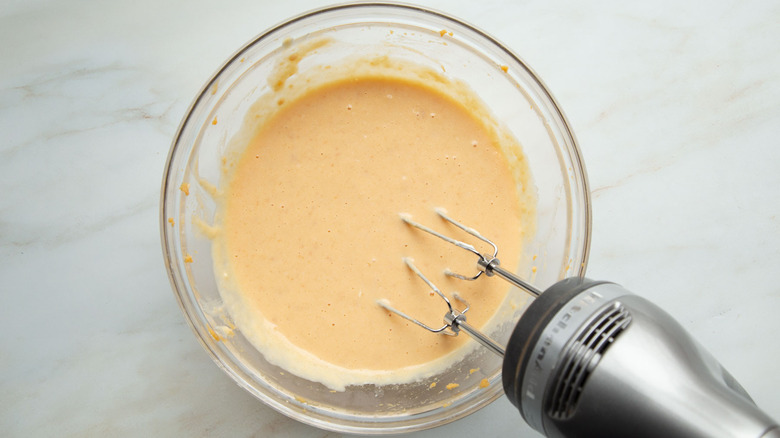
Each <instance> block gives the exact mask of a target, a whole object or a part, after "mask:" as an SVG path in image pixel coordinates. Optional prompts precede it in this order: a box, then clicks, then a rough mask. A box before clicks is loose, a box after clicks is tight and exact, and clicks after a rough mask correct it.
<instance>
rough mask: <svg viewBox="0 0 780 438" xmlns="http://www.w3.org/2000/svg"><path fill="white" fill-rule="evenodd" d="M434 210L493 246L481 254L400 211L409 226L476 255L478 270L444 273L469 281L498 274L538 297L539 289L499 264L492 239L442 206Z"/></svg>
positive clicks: (466, 244)
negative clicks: (490, 249) (489, 252)
mask: <svg viewBox="0 0 780 438" xmlns="http://www.w3.org/2000/svg"><path fill="white" fill-rule="evenodd" d="M434 211H435V212H436V214H438V215H439V217H441V218H442V219H444V220H445V221H447V222H449V223H450V224H452V225H454V226H456V227H458V228H460V229H461V230H463V231H465V232H467V233H468V234H470V235H472V236H474V237H476V238H477V239H479V240H481V241H483V242H485V243H487V244H489V245H490V246H491V247H493V254H492V255H487V254H483V253H481V252H479V251H477V249H476V248H474V246H473V245H471V244H468V243H465V242H461V241H460V240H457V239H453V238H451V237H448V236H445V235H444V234H441V233H439V232H438V231H436V230H433V229H431V228H429V227H427V226H425V225H423V224H421V223H419V222H415V221H414V220H412V216H411V215H410V214H406V213H401V214H400V217H401V220H402V221H404V222H406V223H407V224H408V225H411V226H413V227H415V228H417V229H419V230H422V231H425V232H426V233H429V234H432V235H434V236H436V237H438V238H440V239H442V240H444V241H446V242H449V243H451V244H453V245H455V246H457V247H458V248H463V249H465V250H466V251H469V252H471V253H472V254H474V255H476V256H477V257H478V260H477V269H478V271H477V273H476V274H474V275H470V276H469V275H462V274H458V273H456V272H452V271H451V270H449V269H446V270H445V271H444V273H445V274H446V275H449V276H450V277H454V278H459V279H461V280H469V281H473V280H476V279H478V278H479V277H480V276H481V275H482V274H483V273H484V274H485V275H486V276H488V277H492V276H494V275H498V276H499V277H501V278H503V279H504V280H506V281H508V282H510V283H512V284H513V285H514V286H517V287H519V288H520V289H523V290H524V291H526V292H528V293H529V294H531V295H533V296H534V297H538V296H539V295H540V294H541V293H542V291H540V290H539V289H537V288H535V287H534V286H532V285H531V284H529V283H528V282H526V281H524V280H522V279H521V278H519V277H518V276H516V275H515V274H513V273H511V272H509V271H507V270H505V269H504V268H502V267H501V266H500V265H501V261H500V260H498V258H497V255H498V246H496V244H495V243H493V242H492V241H490V240H489V239H487V238H486V237H484V236H483V235H482V234H480V233H479V231H477V230H475V229H474V228H471V227H469V226H466V225H464V224H462V223H460V222H458V221H456V220H455V219H452V218H451V217H450V216H449V215H447V211H446V210H445V209H443V208H436V209H434Z"/></svg>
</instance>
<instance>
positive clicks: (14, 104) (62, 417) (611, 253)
mask: <svg viewBox="0 0 780 438" xmlns="http://www.w3.org/2000/svg"><path fill="white" fill-rule="evenodd" d="M324 4H326V3H325V2H321V1H304V0H291V1H286V2H267V1H258V0H252V1H233V2H215V1H204V0H193V1H187V2H184V1H178V2H159V1H152V0H136V1H132V2H130V1H114V2H102V1H96V0H75V1H62V2H57V1H52V0H32V1H20V0H6V1H4V2H2V7H0V41H2V44H0V127H1V129H0V130H1V131H2V133H3V139H2V141H0V192H2V196H0V285H1V286H0V288H1V290H2V299H3V305H2V306H0V321H2V323H3V326H4V328H3V335H2V336H0V406H2V408H1V409H0V431H2V432H0V434H2V435H5V436H114V435H143V434H145V435H151V436H250V435H251V436H282V437H285V436H289V437H293V436H295V437H298V436H304V437H305V436H325V435H331V436H332V435H333V434H328V433H326V432H324V431H320V430H317V429H314V428H311V427H308V426H305V425H302V424H299V423H296V422H295V421H293V420H289V419H287V418H286V417H283V416H282V415H280V414H277V413H276V412H275V411H273V410H271V409H270V408H268V407H266V406H265V405H263V404H261V403H260V402H258V401H257V400H255V399H253V398H252V396H250V395H249V394H248V393H246V392H245V391H244V390H242V389H240V388H239V387H238V386H236V385H235V384H234V383H233V382H232V381H231V380H230V379H229V378H228V377H227V376H226V375H225V374H223V373H222V372H221V371H220V370H219V369H218V368H217V366H216V365H215V364H214V363H213V362H212V361H211V359H210V358H209V356H208V355H207V354H206V353H205V352H204V351H203V349H202V348H201V346H200V345H199V344H198V342H197V341H196V339H195V337H194V336H193V333H192V332H191V330H190V328H189V327H188V326H187V324H186V323H185V320H184V317H183V315H182V313H181V311H180V310H179V308H178V306H177V304H176V301H175V299H174V297H173V294H172V292H171V289H170V284H169V282H168V278H167V276H166V273H165V269H164V266H163V260H162V255H161V250H160V238H159V230H158V226H159V220H158V215H159V212H158V204H159V187H160V184H161V179H162V174H163V167H164V164H165V158H166V155H167V152H168V148H169V147H170V143H171V140H172V138H173V135H174V133H175V131H176V128H177V126H178V124H179V121H180V120H181V118H182V117H183V115H184V113H185V110H186V108H187V107H188V105H189V103H190V101H191V100H192V99H193V98H194V96H195V94H196V92H197V91H198V90H199V88H200V87H201V85H202V84H203V83H204V82H205V81H206V79H207V78H208V77H209V76H210V75H211V74H212V72H213V71H214V70H215V69H216V68H217V67H218V66H219V65H221V63H222V62H223V60H224V59H225V58H227V57H228V56H229V55H230V54H232V53H233V51H234V50H236V49H237V48H238V47H240V46H241V45H243V44H244V43H245V42H247V41H248V40H250V39H251V38H252V37H254V36H255V35H256V34H258V33H260V32H261V31H263V30H265V29H266V28H268V27H269V26H271V25H273V24H275V23H277V22H279V21H281V20H283V19H285V18H287V17H289V16H291V15H296V14H298V13H301V12H303V11H306V10H308V9H311V8H313V7H316V6H319V5H324ZM423 4H425V5H429V6H432V7H434V8H436V9H439V10H442V11H445V12H448V13H450V14H452V15H455V16H457V17H460V18H463V19H465V20H466V21H469V22H471V23H473V24H475V25H477V26H478V27H481V28H483V29H486V30H488V32H490V33H491V34H493V35H494V36H496V37H497V38H498V39H499V40H501V41H502V42H504V43H505V44H506V45H508V46H509V47H511V48H513V50H514V51H516V52H517V53H518V54H519V55H520V56H521V57H522V58H524V59H525V61H526V62H528V64H530V65H531V66H532V68H534V69H535V70H536V71H537V73H539V74H540V75H541V77H542V78H543V79H544V80H545V82H546V83H547V85H548V86H549V88H550V89H551V91H552V92H553V94H554V95H555V96H556V98H557V99H558V100H559V103H560V104H561V106H562V107H563V109H564V111H565V112H566V113H567V115H568V117H569V120H570V122H571V124H572V125H573V128H574V131H575V132H576V134H577V136H578V139H579V142H580V146H581V148H582V151H583V155H584V158H585V162H586V164H587V167H588V172H589V175H590V182H591V187H592V192H593V211H594V215H593V247H592V252H591V257H590V264H589V270H588V275H589V276H590V277H592V278H598V279H609V280H613V281H616V282H618V283H621V284H623V285H624V286H626V287H627V288H629V289H631V290H633V291H634V292H636V293H638V294H641V295H643V296H645V297H647V298H649V299H651V300H652V301H654V302H655V303H657V304H659V305H660V306H661V307H663V308H665V309H666V310H668V311H669V312H670V313H671V314H672V315H674V316H675V317H676V318H677V319H678V320H679V321H680V322H681V323H682V324H683V325H684V326H685V327H686V328H688V329H689V330H690V331H691V332H692V333H693V335H694V336H695V337H696V338H697V339H698V340H699V341H700V342H701V343H703V344H704V345H705V346H707V347H708V348H709V349H710V351H711V352H712V353H713V354H714V355H715V356H716V357H717V358H719V359H720V360H721V362H722V363H723V364H724V365H725V367H726V368H727V369H729V370H730V371H731V373H732V374H734V376H736V378H737V379H738V380H739V381H740V382H741V383H742V384H743V385H744V386H745V388H746V389H747V390H748V392H750V394H751V395H752V396H753V398H754V399H755V401H756V402H757V404H758V405H759V406H761V407H762V408H763V409H764V410H765V411H767V412H768V413H769V414H770V415H772V416H773V417H774V418H775V419H778V418H780V378H778V374H777V369H778V368H777V367H778V365H777V364H778V362H780V342H778V340H777V338H778V336H780V318H778V316H777V314H778V310H779V309H780V276H778V273H779V272H780V190H778V187H780V171H778V167H780V140H779V139H780V4H778V3H777V2H765V1H758V0H740V1H719V2H708V1H702V0H694V1H689V2H680V1H667V2H623V1H613V2H600V3H599V4H598V5H594V4H593V2H577V1H553V2H546V1H527V2H512V1H501V2H472V1H456V2H452V1H444V0H436V1H434V0H431V1H425V2H423ZM499 435H501V436H503V435H513V436H536V435H535V434H534V432H532V431H530V429H529V428H528V427H527V426H525V425H524V424H523V423H522V420H521V418H520V417H519V416H518V415H516V413H515V411H514V408H513V407H512V406H511V405H510V404H509V402H508V401H506V399H505V398H502V399H501V400H499V401H497V402H496V403H494V404H492V405H491V406H489V407H487V408H486V409H483V410H482V411H480V412H478V413H476V414H474V415H472V416H470V417H468V418H466V419H463V420H460V421H457V422H455V423H452V424H450V425H448V426H444V427H442V428H438V429H434V430H429V431H426V432H422V433H419V434H417V435H416V436H421V437H439V436H441V437H444V436H482V437H487V436H499Z"/></svg>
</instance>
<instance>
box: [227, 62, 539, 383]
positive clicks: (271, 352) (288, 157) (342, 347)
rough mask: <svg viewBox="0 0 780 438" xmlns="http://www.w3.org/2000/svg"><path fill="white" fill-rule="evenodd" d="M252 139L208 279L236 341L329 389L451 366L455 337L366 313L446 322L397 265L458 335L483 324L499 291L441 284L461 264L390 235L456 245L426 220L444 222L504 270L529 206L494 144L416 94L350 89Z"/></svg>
mask: <svg viewBox="0 0 780 438" xmlns="http://www.w3.org/2000/svg"><path fill="white" fill-rule="evenodd" d="M255 132H256V135H255V136H254V138H253V140H252V141H251V142H250V144H249V145H248V147H246V149H245V150H244V151H243V153H242V154H241V155H240V156H239V158H238V159H237V160H236V162H235V163H233V165H232V167H231V168H230V170H229V178H228V179H227V184H226V185H225V187H224V189H223V193H224V198H223V202H222V206H221V209H220V213H219V216H218V224H219V225H220V226H221V234H220V237H219V240H220V242H219V244H220V245H219V247H220V248H221V250H220V252H219V253H218V254H219V256H218V259H217V264H216V265H217V272H218V273H219V274H220V275H221V277H222V280H223V285H222V286H221V289H222V295H223V297H224V298H225V302H226V304H227V306H228V309H229V311H230V313H231V315H232V317H233V319H234V320H235V323H236V326H237V327H238V329H239V330H240V331H241V332H242V333H243V334H244V335H245V336H247V338H249V339H250V341H252V343H253V344H254V345H255V346H256V347H257V348H258V349H259V350H260V351H262V352H263V353H264V355H265V356H266V357H267V358H268V359H269V360H270V361H272V362H274V363H276V364H277V365H279V366H281V367H283V368H285V369H287V370H289V371H291V372H293V373H296V374H298V375H300V376H302V377H305V378H308V379H311V380H318V381H322V382H324V383H325V384H326V385H328V386H330V387H332V388H338V389H342V388H343V387H344V385H349V384H362V383H397V382H401V381H408V380H412V379H414V378H420V377H424V376H426V375H431V374H432V373H434V372H437V371H440V370H441V369H442V368H443V367H446V366H447V365H448V364H451V363H452V361H455V360H458V358H459V357H462V354H463V350H464V349H463V348H461V347H463V345H464V343H465V342H473V341H469V339H468V338H467V336H459V337H457V338H453V337H447V336H442V335H435V334H431V333H429V332H427V331H425V330H423V329H421V328H420V327H417V326H415V325H413V324H411V323H408V322H407V321H405V320H402V319H401V318H399V317H398V316H395V315H391V314H390V313H389V312H387V311H386V310H384V309H382V308H381V307H379V306H378V305H377V304H376V301H377V300H378V299H382V298H385V299H388V300H389V301H390V302H391V303H392V304H393V306H395V307H397V308H399V309H401V310H403V311H405V312H407V313H409V314H412V315H414V316H416V317H418V318H419V319H421V320H423V321H425V322H426V323H428V324H429V325H437V326H438V325H441V321H442V317H443V315H444V313H445V310H446V307H445V306H444V304H443V303H442V302H441V301H440V298H439V297H438V296H434V295H433V294H432V293H430V291H429V290H428V289H427V286H426V285H425V284H424V283H423V282H422V281H421V280H420V279H419V278H417V277H416V276H414V274H413V273H412V272H411V271H409V269H408V268H407V267H406V266H405V264H404V263H403V262H402V258H403V257H405V256H409V257H412V258H413V259H414V260H415V263H416V264H417V266H418V267H419V268H420V269H421V270H422V271H423V272H424V273H426V274H427V275H428V277H429V278H431V279H432V280H433V281H434V282H435V283H436V284H437V285H438V286H439V287H440V288H441V289H442V290H443V291H444V292H445V293H447V294H448V295H450V296H451V292H452V291H454V290H457V291H458V292H459V293H460V294H461V295H462V296H463V297H464V298H465V299H467V300H468V301H469V303H470V304H471V310H470V311H469V312H468V314H467V315H468V319H469V322H470V323H472V324H473V325H475V326H477V327H481V326H484V325H485V324H487V323H488V321H489V320H490V319H491V317H493V316H494V315H495V314H496V312H497V309H498V308H499V307H500V306H501V305H502V303H503V302H504V299H505V297H506V294H507V291H508V287H507V285H506V284H505V283H504V282H501V281H489V280H484V281H477V282H464V281H462V280H455V279H450V278H448V277H446V276H444V275H443V273H442V271H443V269H444V268H445V267H450V268H452V269H453V270H458V271H464V272H469V273H471V272H476V257H475V256H473V255H470V254H468V253H466V252H465V251H463V250H462V249H458V248H455V247H452V246H451V245H449V244H447V243H445V242H443V241H440V240H438V239H436V238H434V237H432V236H429V235H427V234H425V233H422V232H420V231H419V230H415V229H413V228H411V227H409V226H407V225H405V224H404V223H403V222H402V221H401V220H400V219H399V213H401V212H404V213H410V214H412V215H413V217H414V218H415V220H417V221H420V222H423V223H426V224H428V225H430V226H432V227H434V228H437V229H440V230H442V231H445V232H446V233H447V234H450V235H453V236H456V237H460V238H463V239H464V240H465V239H467V235H465V234H464V233H461V232H459V230H457V229H455V228H454V227H452V226H448V225H447V224H446V223H445V222H444V221H442V220H441V219H440V218H438V216H436V215H435V214H434V212H433V208H434V207H439V206H441V207H445V208H446V209H447V210H448V212H449V213H450V214H451V215H452V216H454V217H456V218H458V219H459V220H461V221H463V222H465V223H467V224H469V225H472V226H473V227H475V228H477V229H478V230H480V231H482V232H483V234H486V235H487V236H489V237H490V238H492V239H494V240H495V241H496V242H499V244H500V248H501V250H502V253H501V254H500V255H501V259H502V263H503V264H504V266H508V267H515V266H517V263H518V257H519V254H520V251H521V237H520V236H521V235H522V233H523V232H524V229H525V227H527V226H528V223H527V220H528V212H529V208H532V206H529V205H526V204H524V202H525V200H526V198H525V197H523V196H520V195H519V193H521V192H522V190H523V187H524V186H523V185H524V184H527V181H518V180H517V179H518V178H517V169H516V167H517V166H518V165H521V166H522V165H524V163H523V162H520V164H518V163H514V164H512V165H510V164H509V163H508V161H507V158H506V156H505V154H503V153H501V152H500V150H501V148H499V147H498V145H497V142H498V141H499V137H498V136H497V134H496V133H495V130H494V129H493V128H489V127H488V126H487V125H486V124H485V123H484V121H483V120H481V119H480V118H479V117H476V116H475V115H474V113H473V111H471V109H470V108H467V107H465V106H464V105H463V104H462V103H460V102H458V101H456V100H454V99H453V98H451V97H449V96H447V95H445V94H444V93H441V92H440V91H438V90H434V89H433V88H429V87H427V86H425V85H424V83H422V82H419V81H413V80H405V79H402V78H388V77H379V76H377V77H372V76H365V77H353V78H349V79H342V80H338V81H334V82H329V83H326V84H324V85H321V86H318V87H316V88H314V89H311V90H309V91H307V92H306V93H305V94H303V95H302V96H301V97H299V98H298V99H296V100H294V101H286V102H284V103H283V104H282V105H281V106H280V107H279V109H278V111H277V112H276V114H275V115H273V116H272V117H269V118H268V120H267V121H266V122H264V123H263V125H262V126H260V127H258V129H257V130H256V131H255ZM523 169H524V167H523ZM521 173H522V172H521ZM471 241H472V242H473V239H471Z"/></svg>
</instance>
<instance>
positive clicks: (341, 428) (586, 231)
mask: <svg viewBox="0 0 780 438" xmlns="http://www.w3.org/2000/svg"><path fill="white" fill-rule="evenodd" d="M360 8H386V9H395V10H405V11H408V12H410V13H415V14H420V15H419V16H421V17H422V16H426V15H429V16H433V17H436V18H440V19H444V20H446V21H452V22H454V23H457V24H458V25H460V26H463V27H465V28H466V29H468V30H469V31H470V32H473V33H474V34H476V35H477V36H478V37H480V38H482V39H484V40H485V41H487V42H489V43H490V44H492V45H493V46H494V48H496V49H499V50H500V51H501V52H503V53H504V54H506V55H507V56H508V57H509V58H511V59H512V61H513V62H516V63H517V64H518V65H520V66H522V67H523V68H524V69H525V70H526V71H527V72H528V74H529V76H530V78H531V79H532V80H533V81H534V82H536V86H537V87H538V90H539V91H541V92H542V94H543V98H544V99H547V100H549V102H550V103H551V104H552V105H551V109H552V110H554V113H555V116H556V117H558V118H559V119H560V120H561V122H562V127H563V128H564V129H562V131H561V133H562V134H563V135H565V136H566V137H568V139H567V140H568V142H567V143H568V144H569V145H570V150H569V154H568V157H569V159H570V160H571V165H572V169H571V171H572V173H573V178H574V180H575V181H576V182H577V184H576V185H573V188H576V189H577V190H576V191H577V192H579V193H576V194H575V195H574V196H578V197H579V198H580V199H581V200H582V203H581V206H580V208H581V215H582V219H583V221H584V223H583V224H581V225H582V230H581V233H582V240H581V257H582V262H581V264H580V265H579V266H577V267H576V275H577V276H580V277H581V276H584V274H585V271H586V268H587V265H588V260H589V256H590V247H591V237H592V203H591V202H592V199H591V193H590V185H589V182H588V176H587V171H586V169H585V164H584V162H583V159H582V151H581V150H580V147H579V143H578V141H577V139H576V136H575V134H574V132H573V130H572V128H571V124H570V122H569V120H568V118H567V117H566V115H565V114H564V112H563V110H562V109H561V106H560V105H559V103H558V101H557V100H556V99H555V97H554V96H553V95H552V93H551V92H550V91H549V89H548V87H547V86H546V85H545V84H544V82H543V81H542V80H541V78H540V77H539V75H538V74H537V73H536V72H535V71H534V70H533V69H532V68H531V67H530V66H529V65H528V64H526V63H525V62H524V61H523V60H522V59H521V58H520V57H519V56H518V55H517V54H515V53H514V52H513V51H512V50H511V49H509V48H508V47H507V46H506V45H504V44H503V43H501V42H500V41H499V40H498V39H497V38H495V37H494V36H492V35H490V34H489V33H487V32H485V31H484V30H482V29H480V28H479V27H477V26H475V25H472V24H470V23H469V22H467V21H464V20H463V19H460V18H457V17H454V16H452V15H449V14H447V13H444V12H441V11H438V10H436V9H433V8H429V7H426V6H421V5H415V4H410V3H404V2H392V1H378V2H377V1H356V2H344V3H337V4H333V5H328V6H324V7H320V8H315V9H311V10H308V11H306V12H303V13H301V14H299V15H295V16H292V17H290V18H288V19H286V20H283V21H281V22H280V23H278V24H276V25H274V26H271V27H269V28H266V29H265V30H264V31H262V32H261V33H259V34H257V35H256V36H255V37H254V38H252V39H251V40H249V41H248V42H247V43H245V44H244V45H242V46H241V47H240V48H238V49H237V50H236V51H235V52H234V53H233V54H232V55H230V56H229V57H228V58H227V59H226V60H225V61H224V62H223V64H222V65H221V66H220V67H219V68H218V69H217V70H216V71H215V72H214V73H213V74H212V75H211V77H210V78H209V79H208V80H207V81H206V82H205V83H204V85H203V86H202V87H201V89H200V91H199V92H198V93H197V94H196V96H195V98H194V99H193V100H192V102H191V103H190V105H189V106H188V107H187V109H186V111H185V115H184V117H183V118H182V120H181V122H180V123H179V126H178V128H177V130H176V134H175V135H174V137H173V140H172V143H171V146H170V149H169V151H168V155H167V158H166V162H165V167H164V171H163V178H162V185H161V190H160V204H159V208H160V217H159V220H160V222H159V227H160V239H161V247H162V255H163V260H164V263H165V268H166V272H167V274H168V279H169V281H170V283H171V287H172V289H173V295H174V296H175V298H176V301H177V302H178V304H179V307H180V309H181V311H182V312H183V313H184V315H185V320H186V321H187V324H188V325H189V326H190V329H191V330H192V331H193V332H194V333H195V335H196V338H197V339H198V341H199V343H200V344H201V346H202V347H203V348H204V349H205V350H206V351H207V352H208V354H209V356H211V359H212V360H213V361H214V362H215V363H216V364H217V366H218V367H219V368H221V369H222V370H223V371H224V372H225V373H226V374H228V375H229V376H230V377H231V379H232V380H233V381H234V382H235V383H236V384H237V385H239V386H240V387H242V388H244V389H246V390H247V391H248V392H250V393H251V394H252V395H254V396H255V397H256V398H258V399H260V400H261V401H262V402H263V403H264V404H265V405H266V406H269V407H271V408H273V409H274V410H275V411H277V412H279V413H281V414H283V415H285V416H287V417H288V418H292V419H294V420H296V421H299V422H302V423H305V424H308V425H311V426H314V427H317V428H320V429H326V430H331V431H336V432H346V433H362V434H391V433H403V432H412V431H419V430H425V429H429V428H432V427H437V426H441V425H444V424H447V423H450V422H453V421H455V420H458V419H460V418H463V417H465V416H468V415H470V414H471V413H474V412H476V411H478V410H479V409H481V408H483V407H485V406H487V405H489V404H490V403H492V402H493V401H495V400H496V399H498V398H500V397H501V396H502V395H503V390H501V391H496V393H495V394H493V395H491V396H490V397H486V398H484V399H477V400H476V402H475V403H472V404H471V405H470V407H469V408H468V409H464V410H461V411H455V412H452V415H449V416H447V417H445V418H438V419H430V420H428V421H424V422H414V423H412V424H408V425H394V426H393V427H384V428H383V427H379V428H378V427H376V426H385V425H386V424H383V423H354V422H352V423H350V424H345V423H333V422H323V421H322V420H320V419H319V417H314V416H309V415H307V414H305V413H304V414H303V415H302V414H301V411H300V410H298V409H294V408H291V407H290V406H287V405H285V404H284V403H281V402H279V400H275V399H273V398H271V397H269V396H268V395H266V394H264V393H262V392H260V391H258V390H257V389H256V388H254V387H252V386H251V385H248V384H247V383H246V382H242V381H241V380H240V379H239V378H238V377H239V376H238V374H237V373H239V372H240V369H237V367H233V366H231V365H230V364H229V363H227V362H226V361H225V360H224V359H225V358H224V357H223V356H224V354H223V353H222V352H221V351H217V348H215V346H214V345H212V342H209V341H210V339H209V338H210V336H208V334H207V333H203V332H202V331H200V330H198V327H197V326H196V325H195V324H194V322H193V321H192V318H191V317H190V316H191V315H195V314H197V313H198V309H196V307H197V306H196V304H195V303H192V302H190V300H184V298H183V296H182V293H181V290H183V289H186V288H185V287H184V285H185V284H187V283H188V282H187V280H186V279H185V278H183V276H182V273H181V271H180V270H179V269H177V268H176V266H174V263H172V262H173V260H174V259H176V254H175V245H174V243H175V242H174V240H175V237H174V236H173V231H172V230H173V229H174V227H169V223H168V217H169V215H168V213H169V211H168V209H167V202H166V201H167V200H168V197H167V196H166V195H167V193H168V192H169V190H171V185H172V184H175V182H174V181H173V180H172V178H171V176H172V173H173V172H174V170H173V169H172V165H173V161H174V157H175V156H176V153H177V151H178V149H179V148H178V147H177V146H178V145H179V142H180V140H181V137H182V135H183V133H184V131H185V129H186V128H187V126H188V125H189V123H190V122H191V118H192V114H193V110H194V109H195V108H196V107H197V106H198V104H199V103H201V101H202V100H203V99H205V98H206V97H207V96H208V94H209V93H210V90H211V89H212V87H213V86H214V84H215V83H216V82H217V81H218V78H219V77H220V76H221V75H222V73H223V72H225V71H226V70H227V69H228V67H229V66H231V65H233V63H234V62H235V61H237V60H238V59H239V58H240V56H241V54H242V53H243V52H244V51H245V50H246V49H248V48H249V47H251V46H253V45H255V44H258V43H260V42H262V41H263V40H264V39H266V38H268V37H270V36H271V35H273V34H274V33H276V32H277V31H279V30H281V29H283V28H285V27H288V26H291V25H293V24H295V23H298V22H300V21H303V20H306V19H309V18H311V17H315V16H318V15H322V14H327V13H333V12H338V11H340V10H356V9H360ZM498 386H501V385H498ZM331 418H332V417H331ZM371 425H373V426H374V427H371Z"/></svg>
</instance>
